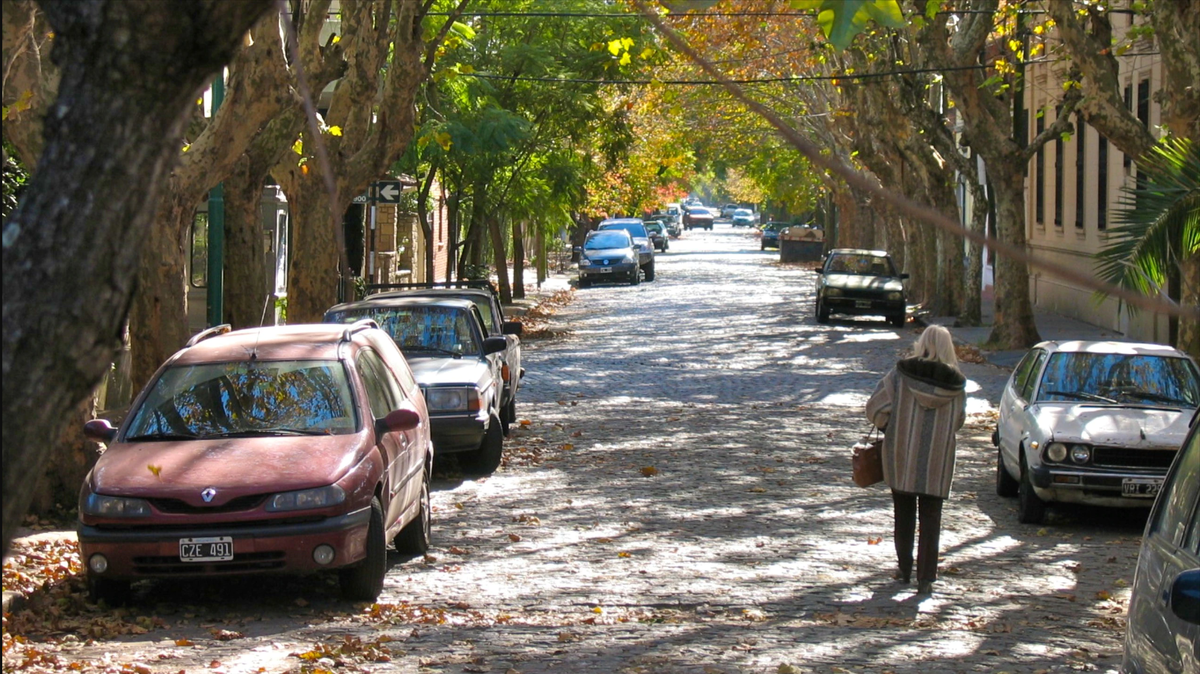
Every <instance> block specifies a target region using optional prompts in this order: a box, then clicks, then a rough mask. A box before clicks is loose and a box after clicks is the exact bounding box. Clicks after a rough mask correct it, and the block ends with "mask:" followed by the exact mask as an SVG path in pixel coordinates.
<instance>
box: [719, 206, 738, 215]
mask: <svg viewBox="0 0 1200 674" xmlns="http://www.w3.org/2000/svg"><path fill="white" fill-rule="evenodd" d="M739 208H741V207H740V206H738V205H737V204H725V205H724V206H722V207H721V217H722V218H732V217H733V214H734V212H735V211H737V210H738V209H739Z"/></svg>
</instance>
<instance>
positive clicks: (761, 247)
mask: <svg viewBox="0 0 1200 674" xmlns="http://www.w3.org/2000/svg"><path fill="white" fill-rule="evenodd" d="M758 249H759V250H766V249H767V244H765V243H764V244H762V245H760V246H759V248H758Z"/></svg>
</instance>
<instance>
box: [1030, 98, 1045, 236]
mask: <svg viewBox="0 0 1200 674" xmlns="http://www.w3.org/2000/svg"><path fill="white" fill-rule="evenodd" d="M1034 127H1035V128H1036V129H1037V133H1036V135H1037V136H1040V135H1042V132H1043V131H1045V130H1046V116H1045V115H1042V114H1038V116H1037V121H1036V122H1035V123H1034ZM1033 193H1034V202H1035V203H1036V209H1037V223H1038V224H1039V225H1042V226H1043V227H1045V226H1046V145H1045V144H1044V143H1043V144H1042V145H1039V146H1038V149H1037V159H1036V160H1035V164H1034V184H1033Z"/></svg>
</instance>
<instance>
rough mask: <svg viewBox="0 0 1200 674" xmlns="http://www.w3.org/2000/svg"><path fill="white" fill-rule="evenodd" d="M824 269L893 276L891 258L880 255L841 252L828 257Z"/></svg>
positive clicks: (834, 271)
mask: <svg viewBox="0 0 1200 674" xmlns="http://www.w3.org/2000/svg"><path fill="white" fill-rule="evenodd" d="M825 271H827V272H833V273H835V274H864V275H868V276H893V275H895V272H894V271H893V269H892V260H891V258H888V257H884V256H881V255H864V254H858V253H841V254H838V255H834V256H832V257H830V258H829V262H828V263H827V264H826V266H825Z"/></svg>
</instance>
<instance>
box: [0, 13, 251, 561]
mask: <svg viewBox="0 0 1200 674" xmlns="http://www.w3.org/2000/svg"><path fill="white" fill-rule="evenodd" d="M271 7H273V3H272V2H270V0H247V1H246V2H237V3H230V2H216V1H215V0H188V1H186V2H172V3H163V2H160V1H159V0H140V1H139V0H119V1H118V0H87V1H83V0H43V2H42V9H43V11H45V13H46V16H47V19H48V21H49V22H50V25H51V26H52V27H53V28H54V32H55V35H56V36H57V37H56V38H55V39H56V44H55V48H54V52H55V60H56V62H57V63H58V64H59V66H60V68H61V72H62V81H61V82H60V84H59V90H58V91H59V93H58V99H57V102H56V103H55V104H54V105H52V106H51V108H50V109H51V110H52V111H53V114H51V115H48V116H47V118H46V121H45V129H46V135H45V138H46V143H45V148H44V150H43V153H42V158H41V160H40V161H39V162H38V172H37V174H36V175H35V176H34V177H33V181H32V183H31V184H30V185H29V188H28V190H27V191H26V193H25V197H24V199H23V200H22V201H21V204H20V205H19V206H18V207H17V210H16V211H15V212H14V213H13V214H12V215H11V216H10V217H9V219H8V221H7V222H5V224H4V237H5V245H4V253H3V254H4V264H3V275H4V312H3V315H4V329H3V331H2V338H3V343H4V348H3V380H4V384H3V386H4V395H3V406H4V409H3V415H2V416H3V422H2V423H3V437H4V449H3V465H4V477H3V490H2V491H3V494H4V499H3V511H4V518H3V547H4V551H5V552H7V550H8V544H9V542H10V541H11V540H12V537H13V535H14V534H15V531H16V527H17V526H18V525H19V524H20V521H21V517H22V516H23V515H24V513H25V511H26V509H27V507H28V506H29V502H30V500H31V499H32V497H33V492H34V489H35V487H36V484H35V481H34V480H30V479H28V478H29V476H30V475H39V474H41V472H42V470H43V468H44V466H45V463H46V458H47V457H48V456H49V454H48V453H47V452H45V451H44V449H45V448H46V447H48V446H52V445H53V444H54V442H55V441H56V440H57V439H58V438H59V437H60V436H61V434H62V431H63V429H64V428H65V426H66V425H67V424H70V423H74V422H75V421H76V418H75V416H74V415H73V414H72V410H74V409H76V407H77V406H78V405H80V404H82V403H84V402H85V401H86V400H88V399H89V398H90V397H91V395H92V391H93V389H94V388H95V387H96V385H97V384H98V383H99V382H100V379H101V377H102V376H103V375H104V373H105V371H106V370H107V369H108V367H109V363H111V362H112V359H113V356H114V355H115V354H116V351H117V349H118V347H119V346H120V344H121V333H122V328H123V326H124V323H125V319H126V315H127V313H128V311H129V303H130V298H131V296H132V294H133V289H134V284H135V273H136V268H137V264H138V256H139V254H140V253H141V244H142V241H143V240H144V239H145V237H146V234H147V231H148V228H149V226H150V223H151V218H152V216H153V213H154V205H155V203H156V202H155V200H156V198H157V197H158V195H159V190H160V189H161V188H162V187H164V178H165V177H166V175H167V173H168V171H169V170H170V166H171V161H172V159H173V158H174V157H175V156H176V155H177V154H178V152H179V147H180V139H181V138H182V134H183V123H184V121H185V119H186V115H187V112H188V110H189V109H190V108H191V106H193V105H194V104H195V100H196V96H197V94H198V92H199V91H200V88H201V86H202V85H203V84H204V83H205V82H206V81H207V80H208V79H209V78H210V77H212V76H213V74H215V73H216V72H217V69H218V68H219V67H220V66H222V65H224V64H225V63H227V62H228V61H229V59H230V57H231V56H232V55H233V53H234V51H235V50H236V49H237V47H238V45H239V44H240V42H241V39H242V36H243V35H244V34H245V32H246V30H247V29H249V28H250V26H251V25H252V24H253V23H254V21H255V20H256V19H257V18H258V17H259V16H261V15H262V14H264V13H265V12H267V11H268V10H269V9H270V8H271ZM80 279H88V282H87V283H80Z"/></svg>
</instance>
